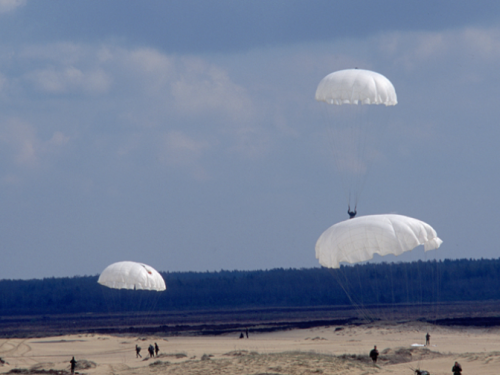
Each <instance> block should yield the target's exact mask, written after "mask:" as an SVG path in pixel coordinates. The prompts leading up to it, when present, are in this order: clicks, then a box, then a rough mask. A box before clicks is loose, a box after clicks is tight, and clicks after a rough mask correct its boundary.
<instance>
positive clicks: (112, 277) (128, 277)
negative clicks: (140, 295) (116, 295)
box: [97, 261, 166, 292]
mask: <svg viewBox="0 0 500 375" xmlns="http://www.w3.org/2000/svg"><path fill="white" fill-rule="evenodd" d="M97 282H98V283H99V284H101V285H104V286H107V287H108V288H113V289H136V290H139V289H140V290H156V291H158V292H161V291H163V290H165V289H166V286H165V281H164V280H163V277H161V275H160V274H159V273H158V271H156V270H155V269H154V268H153V267H150V266H148V265H146V264H143V263H136V262H129V261H125V262H117V263H113V264H111V265H109V266H108V267H106V269H105V270H104V271H102V273H101V276H99V280H97Z"/></svg>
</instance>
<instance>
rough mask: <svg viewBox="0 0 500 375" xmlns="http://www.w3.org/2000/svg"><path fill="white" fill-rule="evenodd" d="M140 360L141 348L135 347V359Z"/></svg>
mask: <svg viewBox="0 0 500 375" xmlns="http://www.w3.org/2000/svg"><path fill="white" fill-rule="evenodd" d="M139 357H140V358H142V355H141V347H140V346H139V345H136V346H135V358H139Z"/></svg>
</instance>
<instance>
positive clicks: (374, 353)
mask: <svg viewBox="0 0 500 375" xmlns="http://www.w3.org/2000/svg"><path fill="white" fill-rule="evenodd" d="M370 358H371V359H372V361H373V364H376V363H377V358H378V350H377V345H375V346H374V347H373V349H372V350H371V351H370Z"/></svg>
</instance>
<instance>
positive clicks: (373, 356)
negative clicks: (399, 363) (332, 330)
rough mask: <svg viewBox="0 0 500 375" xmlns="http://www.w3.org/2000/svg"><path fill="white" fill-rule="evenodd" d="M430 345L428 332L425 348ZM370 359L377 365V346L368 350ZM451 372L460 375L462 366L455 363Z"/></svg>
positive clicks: (418, 373)
mask: <svg viewBox="0 0 500 375" xmlns="http://www.w3.org/2000/svg"><path fill="white" fill-rule="evenodd" d="M430 344H431V335H429V332H427V334H426V335H425V346H428V345H430ZM369 356H370V358H371V359H372V361H373V364H374V365H376V364H377V359H378V356H379V352H378V350H377V346H376V345H375V346H374V347H373V349H372V350H370V354H369ZM451 372H453V375H462V366H460V363H458V362H455V364H454V365H453V367H452V368H451ZM415 374H416V375H429V373H428V372H427V371H423V370H415Z"/></svg>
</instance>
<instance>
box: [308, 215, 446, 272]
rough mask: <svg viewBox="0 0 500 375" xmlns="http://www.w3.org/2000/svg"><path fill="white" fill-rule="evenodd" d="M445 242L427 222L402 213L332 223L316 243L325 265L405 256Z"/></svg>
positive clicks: (333, 266) (317, 256) (321, 262)
mask: <svg viewBox="0 0 500 375" xmlns="http://www.w3.org/2000/svg"><path fill="white" fill-rule="evenodd" d="M442 243H443V241H442V240H441V239H440V238H439V237H438V236H437V234H436V231H435V230H434V229H433V228H432V227H431V226H430V225H429V224H427V223H424V222H423V221H420V220H417V219H413V218H411V217H407V216H402V215H369V216H360V217H357V218H354V219H349V220H346V221H342V222H340V223H338V224H335V225H332V226H331V227H330V228H328V229H327V230H326V231H325V232H323V234H322V235H321V236H320V237H319V239H318V241H317V242H316V258H317V259H318V260H319V263H320V264H321V265H322V266H324V267H329V268H339V267H340V263H341V262H347V263H358V262H363V261H366V260H370V259H372V258H373V255H374V254H379V255H382V256H384V255H389V254H393V255H401V254H402V253H404V252H406V251H410V250H413V249H414V248H415V247H417V246H419V245H424V249H425V251H428V250H434V249H437V248H438V247H439V246H440V245H441V244H442Z"/></svg>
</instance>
